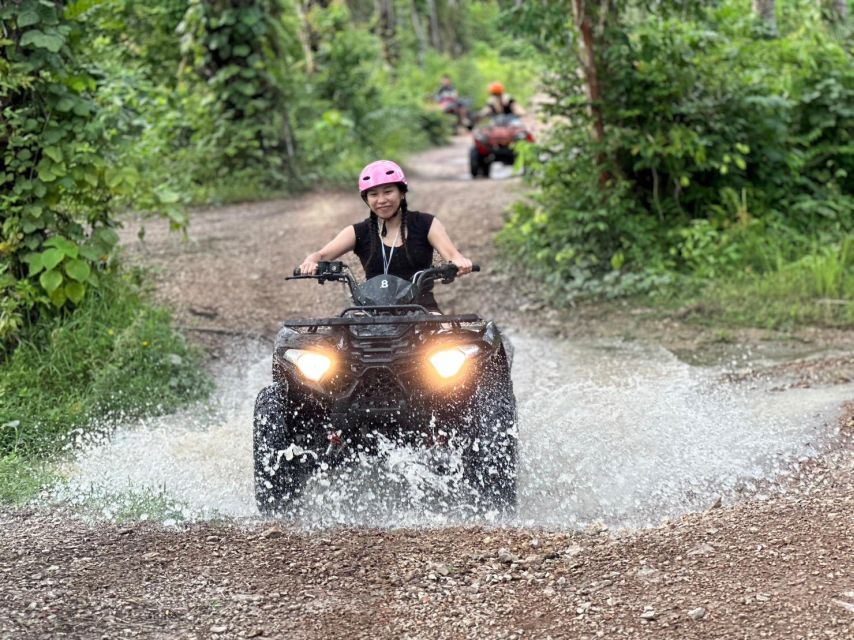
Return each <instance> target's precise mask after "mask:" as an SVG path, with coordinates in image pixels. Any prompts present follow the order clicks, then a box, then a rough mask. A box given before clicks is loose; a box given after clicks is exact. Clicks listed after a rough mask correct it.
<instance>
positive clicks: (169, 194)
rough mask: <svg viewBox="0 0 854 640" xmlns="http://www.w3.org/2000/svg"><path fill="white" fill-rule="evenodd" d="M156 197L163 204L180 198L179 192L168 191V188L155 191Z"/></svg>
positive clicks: (171, 202) (172, 202)
mask: <svg viewBox="0 0 854 640" xmlns="http://www.w3.org/2000/svg"><path fill="white" fill-rule="evenodd" d="M157 198H158V200H160V202H162V203H163V204H174V203H176V202H178V200H180V198H181V196H180V194H178V193H176V192H174V191H170V190H169V189H160V190H158V191H157Z"/></svg>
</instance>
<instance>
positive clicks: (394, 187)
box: [300, 160, 472, 311]
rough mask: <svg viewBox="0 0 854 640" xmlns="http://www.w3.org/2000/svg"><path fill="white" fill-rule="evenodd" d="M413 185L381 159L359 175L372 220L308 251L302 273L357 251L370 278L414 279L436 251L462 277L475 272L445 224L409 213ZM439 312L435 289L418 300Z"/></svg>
mask: <svg viewBox="0 0 854 640" xmlns="http://www.w3.org/2000/svg"><path fill="white" fill-rule="evenodd" d="M408 191H409V184H408V182H407V180H406V176H405V175H404V173H403V169H401V168H400V167H399V166H398V165H397V164H395V163H394V162H391V161H390V160H377V161H376V162H372V163H371V164H369V165H367V166H366V167H365V168H364V169H362V172H361V173H360V174H359V194H360V195H361V196H362V200H363V201H364V202H365V204H366V205H368V209H369V213H368V217H367V218H365V219H364V220H362V221H361V222H357V223H356V224H353V225H350V226H348V227H345V228H344V229H342V230H341V232H339V233H338V235H337V236H335V238H334V239H333V240H332V241H331V242H329V243H328V244H327V245H326V246H324V247H323V248H322V249H320V251H315V252H314V253H310V254H308V255H307V256H306V257H305V260H303V261H302V264H301V265H300V273H302V274H312V273H314V272H315V271H316V269H317V263H318V262H320V261H322V260H337V259H338V258H339V257H341V256H342V255H344V254H345V253H347V252H348V251H353V252H354V253H355V254H356V255H357V256H358V258H359V261H360V262H361V263H362V268H363V269H364V270H365V277H366V278H367V279H370V278H373V277H375V276H378V275H382V274H391V275H393V276H397V277H399V278H404V279H405V280H411V279H412V276H414V275H415V274H416V273H417V272H418V271H422V270H423V269H429V268H430V267H431V266H432V265H433V251H434V250H435V251H438V252H439V255H441V256H442V258H444V259H445V260H446V261H448V262H453V263H454V264H455V265H457V267H458V268H459V271H458V275H463V274H465V273H469V272H470V271H471V267H472V263H471V260H469V259H468V258H466V257H465V256H463V254H462V253H460V252H459V250H458V249H457V248H456V246H454V243H453V242H452V241H451V238H450V237H449V236H448V232H447V231H445V226H444V225H443V224H442V223H441V222H439V220H437V219H436V218H435V217H434V216H432V215H431V214H429V213H421V212H419V211H410V210H409V206H408V203H407V201H406V194H407V192H408ZM415 302H416V303H417V304H420V305H422V306H424V307H426V308H427V309H428V310H431V311H438V306H437V304H436V299H435V298H434V297H433V291H432V286H427V287H425V289H424V290H423V291H422V292H421V297H420V298H419V299H418V300H416V301H415Z"/></svg>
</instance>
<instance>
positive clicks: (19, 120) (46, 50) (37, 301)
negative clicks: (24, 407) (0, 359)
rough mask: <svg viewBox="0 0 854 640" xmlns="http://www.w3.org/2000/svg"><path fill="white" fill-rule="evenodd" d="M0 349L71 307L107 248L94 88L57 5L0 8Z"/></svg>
mask: <svg viewBox="0 0 854 640" xmlns="http://www.w3.org/2000/svg"><path fill="white" fill-rule="evenodd" d="M0 26H2V32H3V34H5V35H4V37H3V39H2V40H0V111H2V118H0V188H2V191H0V208H2V209H3V213H4V215H3V226H2V236H1V237H0V258H2V263H0V291H2V294H3V299H4V300H3V303H2V305H0V343H2V342H4V341H6V340H7V339H8V338H9V337H10V336H12V335H14V334H15V333H17V332H18V331H20V330H21V328H22V326H23V325H24V323H25V321H26V320H27V319H28V318H29V317H31V314H32V313H34V312H37V311H39V310H45V309H48V310H49V308H50V307H55V308H57V309H60V308H63V307H66V306H69V305H73V304H79V303H80V302H81V301H82V300H83V298H84V296H85V295H86V291H87V289H89V288H91V287H95V286H97V284H98V278H97V276H96V272H97V270H98V269H99V268H100V267H101V266H102V264H103V262H104V257H105V256H106V255H108V254H109V252H110V249H111V248H112V245H113V244H114V243H115V234H114V233H113V232H112V230H111V229H110V227H111V226H112V222H111V219H110V215H109V209H108V203H109V199H110V188H109V185H108V163H107V161H106V158H105V157H104V156H103V154H102V153H101V152H100V151H101V149H102V148H103V146H104V142H105V140H106V135H107V134H106V131H105V127H104V124H103V122H101V121H100V120H99V117H98V106H97V104H96V102H95V99H94V93H95V89H96V87H97V82H96V80H95V78H94V77H93V76H92V75H91V74H90V73H89V71H88V70H87V69H86V68H84V67H82V66H80V65H78V64H75V60H74V55H73V50H74V47H75V46H76V45H77V43H78V42H79V39H80V38H81V36H82V34H81V32H80V29H79V26H78V25H77V23H75V22H74V21H70V20H65V19H64V18H63V15H62V6H61V3H49V2H39V1H38V0H22V1H21V2H16V3H12V4H7V5H5V6H4V7H3V8H2V9H0Z"/></svg>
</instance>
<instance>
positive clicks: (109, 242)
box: [92, 227, 119, 253]
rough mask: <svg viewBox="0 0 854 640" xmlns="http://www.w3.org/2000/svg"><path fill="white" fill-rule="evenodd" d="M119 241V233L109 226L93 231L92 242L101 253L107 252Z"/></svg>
mask: <svg viewBox="0 0 854 640" xmlns="http://www.w3.org/2000/svg"><path fill="white" fill-rule="evenodd" d="M118 241H119V236H118V234H117V233H116V232H115V231H113V230H112V229H110V228H109V227H98V228H97V229H95V230H94V231H93V232H92V242H94V243H95V244H96V245H97V248H98V250H99V252H100V253H107V252H109V250H110V249H112V248H113V247H114V246H115V245H116V243H117V242H118Z"/></svg>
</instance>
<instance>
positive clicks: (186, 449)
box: [53, 336, 854, 528]
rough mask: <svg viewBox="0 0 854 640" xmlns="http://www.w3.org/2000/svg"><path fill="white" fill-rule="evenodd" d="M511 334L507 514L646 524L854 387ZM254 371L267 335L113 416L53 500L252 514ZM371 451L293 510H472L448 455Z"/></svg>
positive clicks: (765, 453)
mask: <svg viewBox="0 0 854 640" xmlns="http://www.w3.org/2000/svg"><path fill="white" fill-rule="evenodd" d="M513 342H514V344H515V347H516V349H515V352H516V359H515V361H514V365H513V379H514V385H515V392H516V397H517V401H518V406H519V428H518V432H519V433H518V435H519V461H520V462H519V465H520V468H519V506H518V509H517V512H516V515H515V517H514V519H513V521H512V523H513V524H523V525H531V526H545V527H550V528H570V527H571V528H575V527H579V526H584V525H585V524H587V523H589V522H591V521H594V520H600V521H603V522H605V523H607V524H609V525H611V526H618V525H619V526H645V525H650V524H655V523H657V522H659V521H660V520H661V519H663V518H666V517H671V516H675V515H678V514H681V513H685V512H688V511H692V510H696V509H700V508H704V507H706V506H708V505H709V504H710V503H711V502H712V501H713V500H714V497H715V496H716V495H721V494H724V495H737V494H738V492H739V491H743V490H750V489H751V486H752V484H753V483H756V482H758V481H760V480H762V479H765V478H771V477H774V476H777V475H779V474H784V473H786V472H787V470H789V469H790V468H791V466H792V464H793V463H795V462H796V461H797V460H799V459H803V458H804V457H808V456H811V455H814V454H815V453H816V452H817V451H818V450H819V449H820V448H821V447H822V445H823V444H824V443H826V442H827V440H828V439H829V438H830V437H832V436H833V435H834V433H835V431H836V428H837V427H836V417H837V416H838V415H839V406H840V404H841V402H842V401H843V400H845V399H847V398H850V397H852V396H854V385H840V386H835V387H832V388H818V389H793V390H787V391H782V392H773V393H772V392H770V391H768V390H766V389H764V388H762V387H761V386H757V385H755V384H754V385H752V386H751V385H746V384H728V383H723V382H720V379H721V373H723V372H722V370H720V369H710V368H698V367H693V366H690V365H687V364H685V363H682V362H680V361H679V360H677V359H676V358H675V357H674V356H672V354H670V353H669V352H667V351H666V350H664V349H660V348H654V347H649V346H643V345H634V344H622V343H615V344H598V345H586V346H577V345H572V344H570V343H555V342H553V341H550V340H545V339H538V338H531V337H520V336H517V337H514V338H513ZM231 360H232V361H235V359H234V358H232V359H231ZM269 382H270V356H269V349H268V347H267V346H266V345H259V344H252V345H248V346H247V347H245V348H244V350H243V353H242V357H241V358H240V359H239V360H238V364H234V365H231V366H229V367H227V368H226V369H224V370H223V371H222V373H221V375H220V376H219V380H218V389H217V392H216V393H215V394H214V396H213V401H212V404H211V406H207V407H196V408H194V409H188V410H184V411H182V412H179V413H176V414H172V415H169V416H164V417H160V418H156V419H151V420H145V421H141V422H139V423H136V424H130V425H126V426H124V427H122V428H119V429H117V430H116V431H115V432H114V433H113V434H112V436H110V437H109V438H107V439H101V440H96V441H94V442H92V443H91V444H89V445H87V446H83V447H82V448H81V450H80V451H79V453H78V455H77V456H76V458H75V460H74V461H73V462H72V463H70V465H69V466H68V468H67V469H65V475H66V480H65V481H64V482H62V483H60V484H59V485H58V486H57V487H56V488H55V489H54V491H53V497H54V499H58V500H61V501H64V502H68V503H71V504H83V505H87V506H89V507H90V508H91V507H92V506H93V505H95V506H96V508H97V511H98V513H100V514H101V515H102V516H103V517H106V518H110V519H115V518H118V517H125V518H129V519H138V518H141V519H145V518H149V517H150V518H156V519H160V520H163V521H167V522H170V521H172V520H176V519H181V520H195V519H208V518H213V517H223V516H224V517H236V518H253V517H257V516H258V513H257V510H256V507H255V502H254V490H253V463H252V411H253V405H254V400H255V395H256V394H257V392H258V391H259V390H260V389H261V388H262V387H264V386H265V385H267V384H269ZM382 450H383V455H382V456H380V457H379V458H377V457H368V456H361V457H360V458H359V459H358V461H357V464H355V465H351V466H349V467H348V468H346V469H345V470H339V471H336V472H335V473H333V474H324V475H323V476H321V477H319V478H314V479H312V480H311V482H310V483H309V486H308V487H307V495H306V499H305V505H304V507H303V510H302V513H301V514H300V516H299V519H298V524H300V525H304V526H326V525H331V524H340V523H348V524H364V525H371V526H440V525H450V524H461V523H469V522H483V521H484V516H483V515H477V514H475V513H474V511H473V510H472V509H471V508H470V507H467V504H468V503H467V501H466V500H465V495H463V496H462V497H461V496H460V491H459V486H460V485H461V483H460V482H459V480H460V477H461V475H462V472H461V466H460V460H459V458H458V457H455V454H453V453H447V452H441V451H430V452H425V451H423V450H418V449H411V448H403V447H396V446H393V445H392V443H390V442H384V443H383V445H382ZM486 520H487V521H495V519H494V517H493V516H492V515H491V514H487V516H486Z"/></svg>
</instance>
